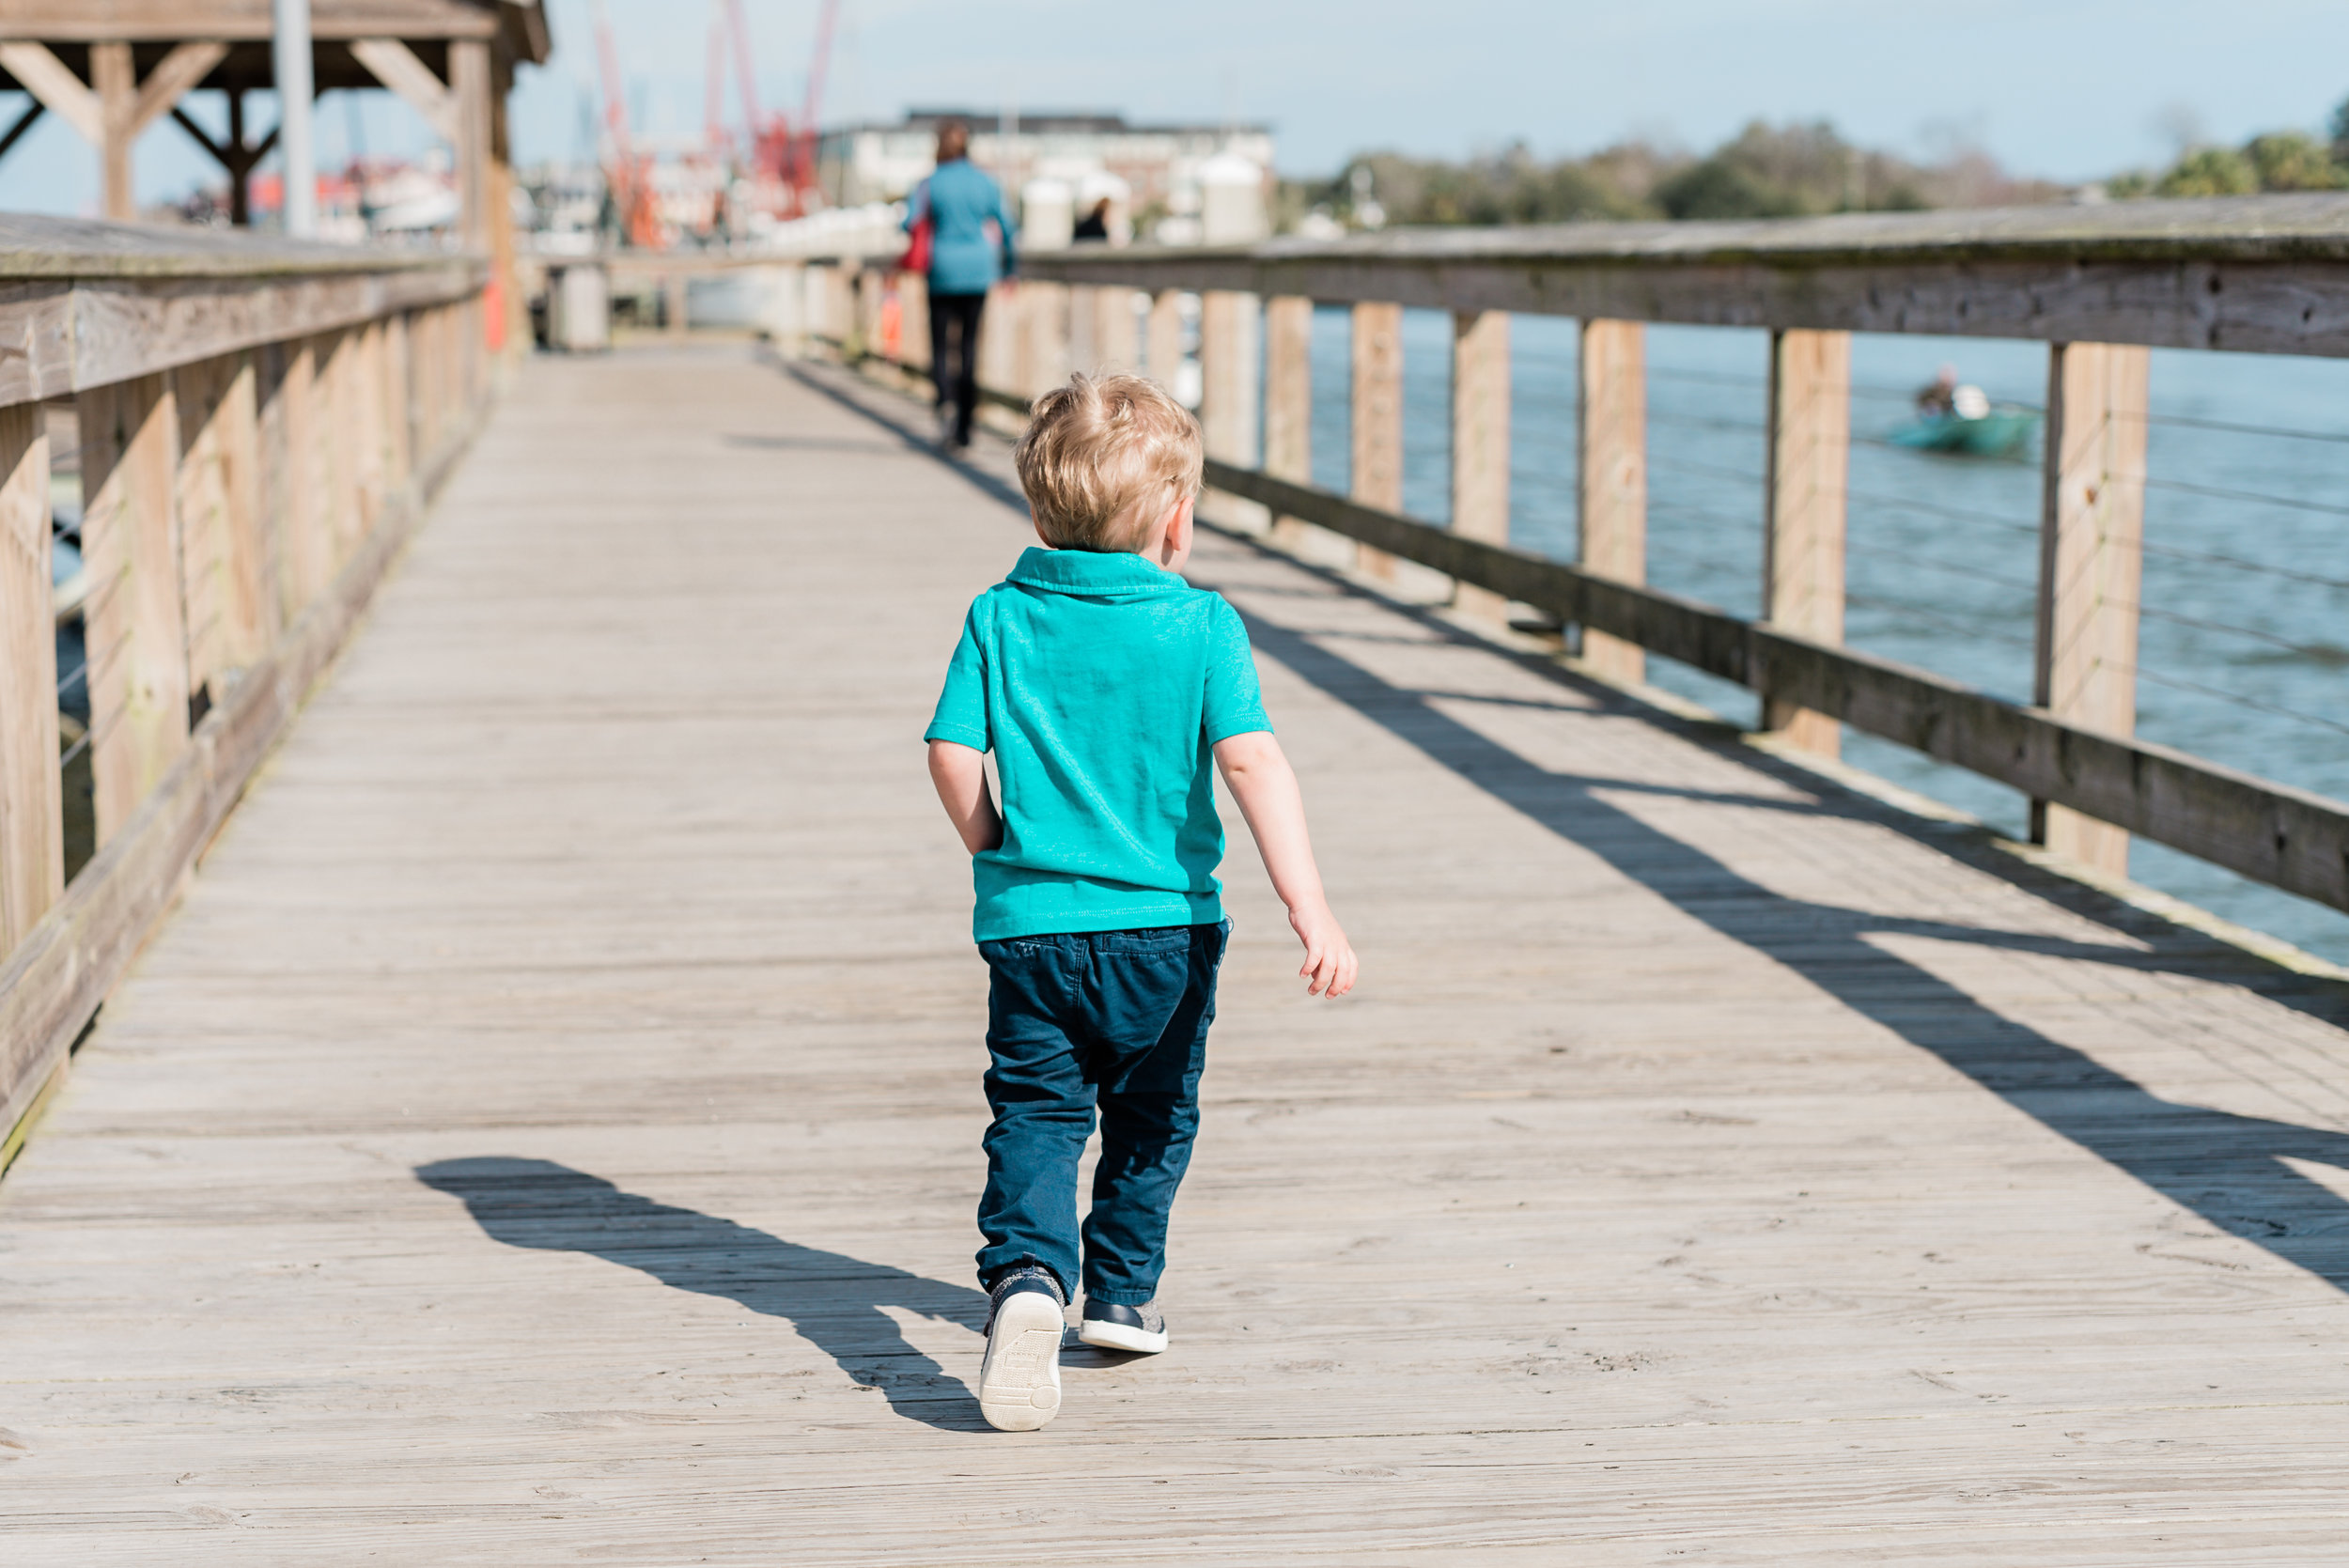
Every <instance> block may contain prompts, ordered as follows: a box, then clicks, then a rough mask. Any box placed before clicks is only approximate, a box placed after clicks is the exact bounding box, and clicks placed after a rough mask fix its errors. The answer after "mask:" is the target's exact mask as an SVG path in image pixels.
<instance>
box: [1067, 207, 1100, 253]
mask: <svg viewBox="0 0 2349 1568" xmlns="http://www.w3.org/2000/svg"><path fill="white" fill-rule="evenodd" d="M1069 238H1070V239H1071V240H1073V241H1076V242H1077V243H1078V244H1083V243H1084V242H1085V241H1088V240H1097V241H1100V242H1101V243H1102V244H1105V245H1106V244H1108V243H1109V239H1110V198H1109V197H1107V196H1103V197H1102V198H1101V199H1100V200H1099V201H1097V202H1095V203H1094V204H1093V210H1092V211H1090V212H1088V213H1086V214H1085V215H1084V216H1083V217H1081V218H1080V219H1078V220H1077V227H1076V231H1075V232H1074V233H1072V234H1070V235H1069Z"/></svg>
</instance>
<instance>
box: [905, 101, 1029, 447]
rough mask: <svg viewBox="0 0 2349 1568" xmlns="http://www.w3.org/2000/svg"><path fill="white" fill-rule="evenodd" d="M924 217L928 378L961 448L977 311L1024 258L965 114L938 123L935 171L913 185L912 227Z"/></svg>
mask: <svg viewBox="0 0 2349 1568" xmlns="http://www.w3.org/2000/svg"><path fill="white" fill-rule="evenodd" d="M925 223H926V224H928V225H930V265H929V286H930V288H929V302H930V377H931V379H932V380H934V381H936V383H937V385H938V433H939V439H940V440H941V441H942V442H946V443H947V444H948V445H950V446H952V447H954V448H956V449H957V450H959V449H961V448H962V447H966V446H968V445H970V444H971V416H972V412H973V411H975V410H976V409H977V407H978V401H979V317H980V314H981V313H982V312H983V311H984V310H985V309H986V308H987V291H988V288H989V287H992V286H993V284H994V282H995V280H996V279H997V278H999V277H1009V276H1010V275H1011V273H1012V271H1013V268H1014V266H1015V264H1016V262H1017V260H1018V257H1017V256H1016V255H1015V254H1014V252H1013V249H1012V238H1011V220H1010V219H1009V218H1007V217H1006V216H1004V214H1003V193H1002V192H1001V191H999V190H998V189H996V186H995V182H994V181H993V180H991V179H988V177H987V176H985V175H983V174H981V173H980V172H979V171H978V170H977V169H975V168H973V167H972V166H971V131H970V128H969V127H968V126H966V125H964V124H963V123H962V122H961V121H960V120H948V121H946V122H945V123H944V124H943V125H941V126H940V127H939V128H938V169H937V172H936V173H934V174H932V175H931V176H930V177H929V178H928V179H926V180H924V181H922V183H921V184H919V185H917V186H915V187H914V190H913V199H912V200H911V201H910V202H908V203H907V204H906V225H905V226H906V232H907V233H909V234H910V233H913V232H914V231H915V230H916V229H917V228H919V227H920V225H923V224H925ZM990 223H991V224H993V225H995V233H994V235H993V236H992V237H990V236H989V235H988V231H987V225H988V224H990Z"/></svg>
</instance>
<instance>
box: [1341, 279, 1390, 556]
mask: <svg viewBox="0 0 2349 1568" xmlns="http://www.w3.org/2000/svg"><path fill="white" fill-rule="evenodd" d="M1353 369H1354V383H1353V385H1354V391H1353V414H1354V416H1353V421H1352V424H1353V431H1352V436H1353V448H1354V452H1353V465H1352V472H1351V475H1350V479H1349V483H1348V486H1347V490H1348V493H1349V494H1351V495H1352V496H1353V498H1354V499H1355V500H1357V501H1359V502H1361V504H1362V505H1365V506H1376V507H1377V508H1379V509H1380V510H1382V511H1389V512H1399V511H1401V510H1402V509H1403V307H1402V306H1401V305H1399V304H1392V303H1386V302H1383V301H1367V302H1364V303H1361V304H1357V305H1356V306H1355V307H1354V341H1353ZM1357 565H1358V566H1359V567H1360V568H1361V570H1362V571H1364V572H1367V573H1368V574H1369V575H1371V576H1372V577H1378V578H1392V577H1393V575H1394V563H1393V562H1392V561H1391V560H1389V559H1388V558H1387V556H1386V554H1385V552H1383V551H1378V550H1377V549H1373V548H1367V547H1366V548H1364V549H1363V550H1362V551H1361V552H1360V554H1359V555H1358V557H1357Z"/></svg>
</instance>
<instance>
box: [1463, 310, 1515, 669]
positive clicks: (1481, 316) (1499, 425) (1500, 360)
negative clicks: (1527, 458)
mask: <svg viewBox="0 0 2349 1568" xmlns="http://www.w3.org/2000/svg"><path fill="white" fill-rule="evenodd" d="M1509 411H1510V399H1509V313H1508V312H1507V311H1504V310H1481V311H1458V312H1455V314H1454V316H1453V318H1452V531H1453V532H1454V533H1455V534H1459V535H1463V536H1466V537H1469V538H1471V539H1482V540H1484V541H1485V542H1486V543H1487V544H1496V545H1505V544H1507V543H1508V542H1509ZM1452 602H1453V604H1454V606H1455V608H1456V609H1458V610H1459V611H1460V612H1461V613H1464V614H1468V615H1471V616H1474V617H1475V618H1476V619H1478V620H1480V621H1485V622H1488V623H1490V624H1491V625H1494V626H1501V625H1505V624H1506V623H1507V621H1508V618H1509V601H1508V600H1507V599H1505V598H1502V597H1501V595H1499V594H1496V593H1494V592H1493V591H1492V590H1491V589H1489V588H1480V587H1478V586H1476V584H1474V583H1472V582H1455V584H1454V585H1453V598H1452Z"/></svg>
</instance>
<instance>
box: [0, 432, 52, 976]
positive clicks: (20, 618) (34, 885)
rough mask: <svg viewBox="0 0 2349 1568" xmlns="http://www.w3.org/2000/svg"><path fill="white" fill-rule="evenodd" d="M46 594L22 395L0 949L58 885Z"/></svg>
mask: <svg viewBox="0 0 2349 1568" xmlns="http://www.w3.org/2000/svg"><path fill="white" fill-rule="evenodd" d="M50 598H51V596H50V562H49V427H48V421H47V417H46V415H45V414H44V412H43V411H42V409H41V407H40V405H39V404H38V403H20V404H18V405H17V406H16V407H14V408H9V409H0V955H6V954H7V953H8V952H9V951H10V950H11V949H13V948H14V947H15V946H16V944H17V943H18V942H20V941H22V940H23V939H24V935H25V933H26V932H28V931H30V930H32V928H33V926H34V924H35V923H36V922H38V921H39V919H40V917H41V916H42V915H43V914H45V913H47V912H48V909H49V907H50V906H51V905H52V904H54V903H55V902H56V901H57V897H58V895H59V894H60V893H63V892H64V891H65V836H64V822H65V808H64V801H63V798H62V796H61V794H60V789H59V781H58V771H57V644H56V638H55V635H54V629H53V628H54V617H53V616H52V614H51V613H50Z"/></svg>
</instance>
